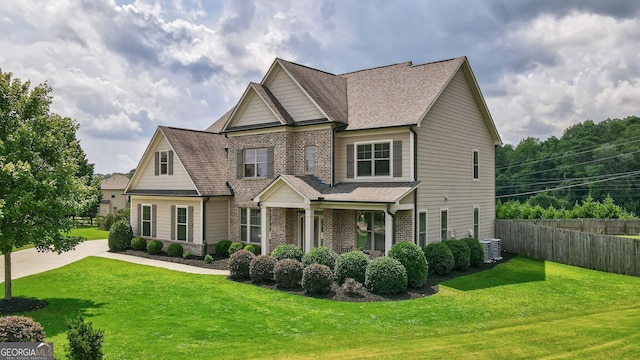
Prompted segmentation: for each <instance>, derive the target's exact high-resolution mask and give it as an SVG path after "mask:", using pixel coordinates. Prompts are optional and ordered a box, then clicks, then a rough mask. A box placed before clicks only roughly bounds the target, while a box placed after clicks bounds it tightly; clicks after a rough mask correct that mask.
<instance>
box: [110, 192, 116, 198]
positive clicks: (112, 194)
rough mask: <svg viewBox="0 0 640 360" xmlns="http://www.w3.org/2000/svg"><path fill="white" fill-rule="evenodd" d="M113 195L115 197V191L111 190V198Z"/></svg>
mask: <svg viewBox="0 0 640 360" xmlns="http://www.w3.org/2000/svg"><path fill="white" fill-rule="evenodd" d="M115 197H116V192H115V191H112V192H111V198H112V199H114V198H115Z"/></svg>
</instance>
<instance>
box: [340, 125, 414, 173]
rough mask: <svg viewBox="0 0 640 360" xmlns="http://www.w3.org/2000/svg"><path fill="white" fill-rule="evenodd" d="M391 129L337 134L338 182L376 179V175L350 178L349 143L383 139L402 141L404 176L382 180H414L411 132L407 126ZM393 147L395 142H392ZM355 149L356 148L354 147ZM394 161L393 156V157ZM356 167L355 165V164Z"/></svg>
mask: <svg viewBox="0 0 640 360" xmlns="http://www.w3.org/2000/svg"><path fill="white" fill-rule="evenodd" d="M388 131H389V130H362V131H358V132H357V133H356V132H353V131H347V132H344V133H338V134H337V136H336V152H335V169H334V171H335V176H336V183H339V182H349V181H376V178H375V177H370V178H366V179H365V178H348V177H347V145H348V144H354V143H361V142H365V143H366V142H376V141H382V140H392V141H398V140H399V141H402V176H401V177H387V178H384V179H382V180H380V181H412V180H413V179H412V178H411V176H410V174H411V156H410V154H411V153H410V143H411V142H410V136H411V132H410V131H409V129H408V128H407V129H406V130H404V131H402V132H393V133H389V132H388ZM392 147H393V144H392ZM354 151H355V149H354ZM391 161H392V162H393V158H392V159H391ZM354 168H355V165H354Z"/></svg>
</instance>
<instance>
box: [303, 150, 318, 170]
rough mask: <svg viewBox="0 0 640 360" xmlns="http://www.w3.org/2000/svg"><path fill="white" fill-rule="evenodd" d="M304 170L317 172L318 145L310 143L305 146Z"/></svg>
mask: <svg viewBox="0 0 640 360" xmlns="http://www.w3.org/2000/svg"><path fill="white" fill-rule="evenodd" d="M304 172H305V173H307V174H315V172H316V147H315V145H310V146H307V147H305V148H304Z"/></svg>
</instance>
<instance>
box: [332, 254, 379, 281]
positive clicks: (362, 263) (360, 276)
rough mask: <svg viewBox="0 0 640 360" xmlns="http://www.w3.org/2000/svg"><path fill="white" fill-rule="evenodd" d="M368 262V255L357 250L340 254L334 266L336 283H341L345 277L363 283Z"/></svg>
mask: <svg viewBox="0 0 640 360" xmlns="http://www.w3.org/2000/svg"><path fill="white" fill-rule="evenodd" d="M370 262H371V258H370V257H369V255H367V254H365V253H363V252H362V251H359V250H353V251H350V252H348V253H344V254H340V256H338V258H337V259H336V265H335V268H334V269H335V277H336V281H337V282H338V285H342V284H343V283H344V281H345V280H346V279H347V278H352V279H354V280H355V281H357V282H359V283H361V284H362V283H364V275H365V272H366V270H367V265H369V263H370Z"/></svg>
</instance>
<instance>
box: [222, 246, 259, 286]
mask: <svg viewBox="0 0 640 360" xmlns="http://www.w3.org/2000/svg"><path fill="white" fill-rule="evenodd" d="M254 257H256V256H255V255H253V253H252V252H251V251H247V250H244V249H240V250H238V251H236V252H234V253H233V254H231V256H230V257H229V278H230V279H233V280H246V279H249V267H250V265H251V260H253V258H254Z"/></svg>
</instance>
